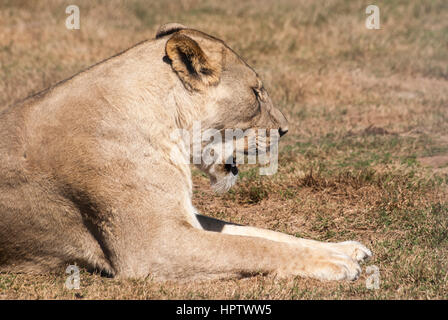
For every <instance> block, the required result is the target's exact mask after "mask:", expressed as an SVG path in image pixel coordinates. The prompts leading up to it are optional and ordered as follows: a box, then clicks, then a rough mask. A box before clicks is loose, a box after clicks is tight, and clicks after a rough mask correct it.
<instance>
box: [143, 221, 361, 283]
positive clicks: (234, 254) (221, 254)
mask: <svg viewBox="0 0 448 320" xmlns="http://www.w3.org/2000/svg"><path fill="white" fill-rule="evenodd" d="M166 227H167V228H169V229H171V230H176V232H175V233H172V232H171V233H170V234H167V235H166V236H167V240H168V239H169V241H167V242H166V243H164V244H165V245H164V247H163V250H161V251H160V252H159V254H160V255H159V259H160V264H159V266H160V267H158V268H157V265H153V267H152V268H150V269H151V271H152V273H153V274H154V275H155V276H156V277H159V278H162V279H192V278H193V279H198V278H202V279H207V278H208V279H210V278H217V277H219V278H229V277H238V276H239V277H241V276H244V275H249V274H256V273H265V274H270V273H271V274H277V275H282V276H286V275H298V276H304V277H313V278H318V279H323V280H343V279H347V280H354V279H356V278H357V277H358V276H359V274H360V272H361V269H360V267H359V265H358V263H357V262H356V261H354V260H353V259H352V258H350V257H349V256H347V255H345V254H342V253H339V252H336V251H334V250H331V249H328V248H324V247H310V246H305V245H302V244H301V243H300V242H298V243H286V242H279V241H272V240H268V239H264V238H261V237H252V236H239V235H231V234H223V233H218V232H211V231H206V230H202V229H197V228H194V227H192V226H191V225H188V224H186V223H177V224H173V225H170V226H168V225H167V226H166Z"/></svg>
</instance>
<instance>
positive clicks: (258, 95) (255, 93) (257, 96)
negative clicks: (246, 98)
mask: <svg viewBox="0 0 448 320" xmlns="http://www.w3.org/2000/svg"><path fill="white" fill-rule="evenodd" d="M252 91H253V92H254V95H255V97H256V98H257V99H258V98H260V92H259V91H258V89H255V88H252Z"/></svg>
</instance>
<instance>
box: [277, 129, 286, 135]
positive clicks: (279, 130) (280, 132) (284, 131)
mask: <svg viewBox="0 0 448 320" xmlns="http://www.w3.org/2000/svg"><path fill="white" fill-rule="evenodd" d="M287 132H288V128H286V129H283V128H279V129H278V134H279V135H280V137H282V136H284V135H285V134H286V133H287Z"/></svg>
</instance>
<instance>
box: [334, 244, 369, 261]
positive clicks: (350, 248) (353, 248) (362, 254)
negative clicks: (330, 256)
mask: <svg viewBox="0 0 448 320" xmlns="http://www.w3.org/2000/svg"><path fill="white" fill-rule="evenodd" d="M331 249H333V250H336V251H338V252H340V253H343V254H346V255H348V256H349V257H351V258H352V259H353V260H355V261H363V260H367V259H369V258H370V257H371V256H372V252H371V251H370V250H369V249H368V248H367V247H365V246H364V245H362V244H361V243H359V242H357V241H344V242H338V243H332V244H331Z"/></svg>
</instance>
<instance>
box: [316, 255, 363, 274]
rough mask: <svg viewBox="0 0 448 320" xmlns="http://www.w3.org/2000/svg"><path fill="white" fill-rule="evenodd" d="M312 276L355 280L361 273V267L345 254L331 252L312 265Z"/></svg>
mask: <svg viewBox="0 0 448 320" xmlns="http://www.w3.org/2000/svg"><path fill="white" fill-rule="evenodd" d="M311 273H312V275H311V276H312V277H315V278H318V279H321V280H356V279H358V278H359V276H360V274H361V267H360V266H359V265H358V263H357V262H356V261H354V260H353V259H352V258H350V257H349V256H347V255H345V254H340V253H333V254H331V255H330V256H328V257H326V258H323V259H319V260H317V261H316V262H315V263H314V264H313V265H312V272H311Z"/></svg>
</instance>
